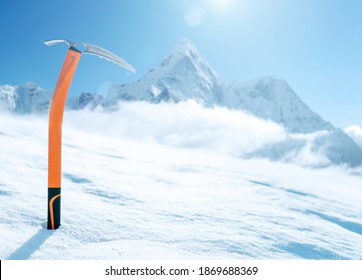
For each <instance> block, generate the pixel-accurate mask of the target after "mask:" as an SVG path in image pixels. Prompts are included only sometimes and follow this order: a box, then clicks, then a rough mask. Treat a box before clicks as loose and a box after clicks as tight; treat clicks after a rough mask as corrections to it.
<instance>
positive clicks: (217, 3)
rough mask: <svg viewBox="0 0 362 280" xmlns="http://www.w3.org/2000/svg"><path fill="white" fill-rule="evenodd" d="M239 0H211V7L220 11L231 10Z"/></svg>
mask: <svg viewBox="0 0 362 280" xmlns="http://www.w3.org/2000/svg"><path fill="white" fill-rule="evenodd" d="M236 1H237V0H209V2H210V5H211V8H212V9H213V10H215V11H217V12H219V13H227V12H230V11H231V10H232V9H233V8H234V6H235V4H236Z"/></svg>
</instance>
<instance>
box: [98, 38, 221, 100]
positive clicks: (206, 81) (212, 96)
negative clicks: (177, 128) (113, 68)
mask: <svg viewBox="0 0 362 280" xmlns="http://www.w3.org/2000/svg"><path fill="white" fill-rule="evenodd" d="M221 94H222V88H221V80H220V78H219V77H218V75H217V74H216V73H215V72H214V71H213V70H212V69H211V67H210V66H209V64H208V63H207V62H206V60H205V59H203V58H202V57H201V56H200V55H199V53H198V51H197V49H196V47H195V46H194V45H192V44H191V43H190V41H188V40H187V39H183V40H181V41H180V42H179V43H178V44H177V45H176V46H175V48H174V49H173V51H172V52H171V54H170V55H169V56H167V57H166V58H165V59H164V60H163V62H162V63H161V65H159V66H158V67H157V68H155V69H151V70H150V71H149V72H148V74H147V75H146V76H145V77H144V78H143V79H141V80H139V81H137V82H136V83H132V84H129V85H120V86H116V85H114V86H112V87H111V88H110V90H109V92H108V95H107V96H106V101H105V104H106V106H112V105H116V104H117V103H118V102H119V100H146V101H149V102H152V103H159V102H162V101H173V102H179V101H185V100H188V99H193V100H196V101H198V102H200V103H202V104H204V105H206V106H210V105H213V104H217V103H220V102H221Z"/></svg>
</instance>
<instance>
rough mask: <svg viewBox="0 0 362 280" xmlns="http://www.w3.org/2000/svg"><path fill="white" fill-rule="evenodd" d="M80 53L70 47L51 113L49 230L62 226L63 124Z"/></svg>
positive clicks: (53, 99) (57, 85) (60, 75)
mask: <svg viewBox="0 0 362 280" xmlns="http://www.w3.org/2000/svg"><path fill="white" fill-rule="evenodd" d="M80 55H81V53H80V51H78V50H77V49H75V48H73V47H70V48H69V50H68V52H67V55H66V57H65V61H64V63H63V66H62V69H61V70H60V74H59V77H58V81H57V84H56V86H55V90H54V94H53V98H52V102H51V106H50V112H49V143H48V145H49V146H48V229H57V228H59V226H60V188H61V160H62V158H61V153H62V123H63V112H64V107H65V101H66V99H67V94H68V90H69V87H70V84H71V82H72V79H73V75H74V73H75V70H76V68H77V65H78V62H79V59H80Z"/></svg>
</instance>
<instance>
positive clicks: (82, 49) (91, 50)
mask: <svg viewBox="0 0 362 280" xmlns="http://www.w3.org/2000/svg"><path fill="white" fill-rule="evenodd" d="M59 43H66V44H67V45H68V47H69V48H70V49H71V50H74V51H77V52H79V53H82V54H83V53H84V54H93V55H96V56H98V57H101V58H104V59H106V60H109V61H111V62H113V63H115V64H118V65H120V66H121V67H123V68H125V69H126V70H128V71H130V72H131V73H133V74H135V73H136V69H135V68H134V67H133V66H132V65H130V64H129V63H128V62H127V61H125V60H124V59H122V58H120V57H119V56H117V55H115V54H113V53H111V52H110V51H107V50H105V49H103V48H101V47H98V46H95V45H92V44H88V43H75V42H73V41H70V40H65V39H55V40H45V41H44V44H45V45H47V46H53V45H55V44H59Z"/></svg>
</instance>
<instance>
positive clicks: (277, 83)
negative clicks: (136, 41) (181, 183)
mask: <svg viewBox="0 0 362 280" xmlns="http://www.w3.org/2000/svg"><path fill="white" fill-rule="evenodd" d="M188 99H193V100H196V101H198V102H200V103H202V104H204V105H206V106H214V105H217V106H225V107H227V108H232V109H242V110H247V111H248V112H249V113H251V114H253V115H255V116H257V117H261V118H263V119H270V120H272V121H275V122H277V123H280V124H282V125H283V126H285V127H286V128H287V129H288V130H289V131H290V132H300V133H306V132H307V133H310V132H315V131H319V130H333V129H334V127H333V126H332V125H331V124H330V123H328V122H326V121H324V120H323V119H322V118H321V117H320V116H318V115H317V114H316V113H315V112H313V111H312V110H311V109H310V108H309V107H308V106H307V105H306V104H305V103H304V102H303V101H302V100H301V99H300V98H299V97H298V96H297V95H296V94H295V93H294V91H293V90H292V88H291V87H290V86H289V85H288V84H287V82H285V81H283V80H278V79H275V78H272V77H263V78H261V79H259V80H255V81H248V82H227V81H225V80H223V79H222V78H221V77H220V76H218V74H217V73H216V72H215V71H214V70H213V69H212V68H211V67H210V66H209V64H208V63H207V61H206V60H205V59H204V58H202V57H201V56H200V54H199V52H198V51H197V49H196V47H195V46H194V45H192V43H191V42H190V41H188V40H187V39H183V40H181V41H180V42H179V43H178V44H177V45H176V46H175V47H174V49H173V51H172V52H171V54H170V55H169V56H167V57H166V58H165V59H164V61H163V62H162V63H161V64H160V65H159V66H158V67H157V68H155V69H152V70H151V71H150V72H149V73H148V74H147V75H146V76H145V77H144V78H143V79H141V80H139V81H137V82H135V83H132V84H129V85H120V86H118V85H114V86H112V87H111V89H110V90H109V93H108V95H107V96H106V100H105V104H106V106H113V105H116V104H117V103H118V102H119V101H120V100H146V101H149V102H153V103H159V102H162V101H174V102H179V101H185V100H188Z"/></svg>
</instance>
